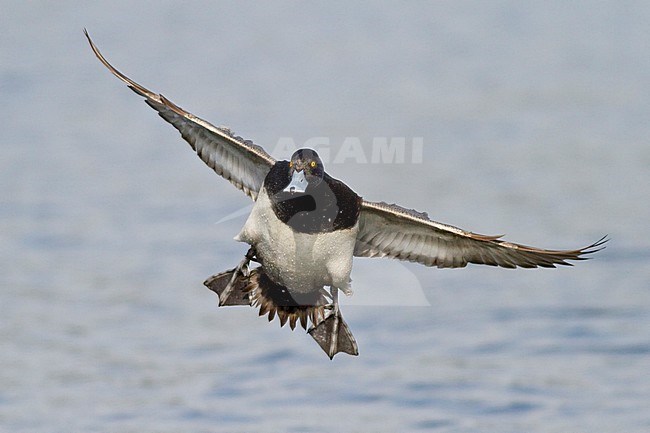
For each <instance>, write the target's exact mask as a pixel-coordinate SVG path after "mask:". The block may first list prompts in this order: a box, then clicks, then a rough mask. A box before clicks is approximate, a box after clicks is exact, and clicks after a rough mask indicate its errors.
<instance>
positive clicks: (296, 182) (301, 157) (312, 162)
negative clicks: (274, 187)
mask: <svg viewBox="0 0 650 433" xmlns="http://www.w3.org/2000/svg"><path fill="white" fill-rule="evenodd" d="M324 175H325V169H324V167H323V161H321V159H320V157H319V156H318V153H316V151H315V150H313V149H298V150H296V151H295V152H294V153H293V155H292V156H291V161H289V176H291V181H290V182H289V185H288V186H287V187H286V189H285V192H298V193H300V192H305V191H306V190H307V187H308V186H310V187H312V188H313V187H315V186H318V185H319V184H320V183H321V182H322V180H323V176H324Z"/></svg>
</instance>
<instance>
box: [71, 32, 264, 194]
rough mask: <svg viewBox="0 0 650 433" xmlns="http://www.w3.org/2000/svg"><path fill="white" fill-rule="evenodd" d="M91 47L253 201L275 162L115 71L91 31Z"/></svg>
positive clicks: (110, 69)
mask: <svg viewBox="0 0 650 433" xmlns="http://www.w3.org/2000/svg"><path fill="white" fill-rule="evenodd" d="M84 34H85V35H86V38H88V42H89V43H90V47H91V48H92V49H93V51H94V53H95V55H96V56H97V58H98V59H99V61H100V62H102V63H103V64H104V66H106V67H107V68H108V70H109V71H111V73H112V74H113V75H115V76H116V77H117V78H119V79H120V80H122V81H123V82H124V83H126V85H127V86H129V88H130V89H131V90H133V91H134V92H135V93H137V94H138V95H140V96H143V97H144V98H145V102H146V103H147V104H149V106H150V107H151V108H153V109H154V110H156V111H157V112H158V114H159V115H160V117H162V118H163V119H165V120H166V121H167V122H169V123H171V124H172V126H173V127H174V128H176V129H177V130H178V131H179V132H180V133H181V136H182V137H183V138H184V139H185V141H187V142H188V143H189V144H190V146H192V149H194V150H195V151H196V153H197V154H198V155H199V157H200V158H201V159H202V160H203V162H205V163H206V164H207V165H208V166H210V167H211V168H212V169H213V170H214V171H215V172H216V173H217V174H218V175H221V176H223V177H224V178H225V179H226V180H228V181H230V183H232V184H233V185H235V186H236V187H237V188H239V189H241V190H242V191H244V193H246V194H247V195H248V196H250V197H251V198H252V199H253V200H256V199H257V193H258V191H259V190H260V188H261V187H262V184H263V183H264V178H265V177H266V174H267V173H268V172H269V170H270V169H271V167H273V164H275V159H273V157H271V156H270V155H269V154H268V153H266V152H265V151H264V149H262V148H261V147H260V146H257V145H255V144H253V142H251V141H248V140H244V139H242V138H241V137H237V136H235V135H234V134H233V133H232V132H230V130H229V129H227V128H219V127H216V126H213V125H211V124H210V123H208V122H206V121H205V120H202V119H200V118H198V117H196V116H194V115H193V114H192V113H188V112H187V111H185V110H183V109H182V108H181V107H179V106H178V105H176V104H174V103H173V102H171V101H170V100H169V99H167V98H165V97H164V96H163V95H160V94H157V93H154V92H152V91H150V90H148V89H146V88H145V87H143V86H141V85H140V84H138V83H136V82H135V81H133V80H131V79H130V78H129V77H127V76H126V75H124V74H122V73H121V72H120V71H118V70H117V69H115V68H114V67H113V66H112V65H111V64H110V63H108V61H107V60H106V59H105V58H104V56H102V54H101V53H100V52H99V50H98V49H97V47H96V46H95V44H94V43H93V41H92V40H91V39H90V36H89V35H88V32H87V31H86V30H85V29H84Z"/></svg>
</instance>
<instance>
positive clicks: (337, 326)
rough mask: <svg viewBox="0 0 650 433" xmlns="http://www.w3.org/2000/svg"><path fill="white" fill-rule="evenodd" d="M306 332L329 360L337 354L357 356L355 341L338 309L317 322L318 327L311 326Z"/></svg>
mask: <svg viewBox="0 0 650 433" xmlns="http://www.w3.org/2000/svg"><path fill="white" fill-rule="evenodd" d="M307 332H309V335H311V336H312V338H313V339H314V340H316V343H318V345H319V346H320V347H321V349H323V350H324V351H325V353H327V356H329V357H330V359H332V358H334V355H336V354H337V353H339V352H344V353H347V354H349V355H354V356H357V355H358V354H359V347H358V346H357V341H356V340H355V339H354V336H353V335H352V332H351V331H350V328H348V324H347V323H345V320H343V316H341V313H340V311H338V309H336V310H334V311H332V312H331V314H330V315H329V316H327V318H325V319H324V320H322V321H321V322H319V323H318V325H315V326H312V327H311V328H310V329H309V331H307Z"/></svg>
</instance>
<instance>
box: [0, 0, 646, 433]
mask: <svg viewBox="0 0 650 433" xmlns="http://www.w3.org/2000/svg"><path fill="white" fill-rule="evenodd" d="M2 10H3V12H2V14H0V15H1V16H0V28H2V33H3V37H2V38H1V39H0V95H1V97H2V104H1V107H2V108H0V110H2V118H3V120H4V127H3V128H2V133H1V135H0V139H1V140H2V146H1V147H0V167H1V170H0V180H1V182H2V201H1V206H0V245H1V246H2V248H0V266H1V272H0V290H1V291H0V431H7V432H9V431H11V432H13V431H29V432H53V431H66V432H67V431H79V432H82V431H83V432H95V431H96V432H142V431H147V432H177V431H193V432H208V431H210V432H212V431H223V432H250V431H264V432H267V431H268V432H276V431H288V432H329V431H350V432H366V431H372V432H394V431H441V432H476V431H498V432H562V433H565V432H592V431H598V432H646V431H648V430H649V429H650V412H648V409H647V408H648V407H650V375H648V365H649V362H650V287H649V286H650V285H649V281H650V264H649V263H650V262H649V259H650V243H649V241H648V239H649V236H650V230H649V229H648V224H647V221H648V220H649V219H650V206H648V204H647V202H648V196H649V195H650V194H649V193H648V192H649V191H648V185H650V169H649V167H650V147H649V146H648V137H650V122H648V119H650V57H648V55H647V53H648V52H649V51H650V46H649V45H650V34H649V30H648V26H647V23H648V22H649V21H650V7H648V5H647V3H646V2H625V3H620V2H600V3H580V2H575V3H574V2H572V3H570V4H567V3H564V2H550V3H549V2H538V3H525V4H524V3H520V2H513V1H504V2H490V3H487V2H475V3H457V2H436V3H432V4H430V3H426V2H419V3H408V4H405V5H399V6H398V5H391V4H388V3H370V4H368V3H363V4H361V3H359V4H355V5H348V4H347V3H343V2H341V3H328V4H327V5H326V4H324V3H323V4H320V5H302V4H300V3H298V4H295V3H291V2H280V3H273V4H269V5H263V4H257V3H253V2H250V3H243V2H238V3H236V4H231V3H214V2H210V3H189V4H186V3H183V6H180V4H179V3H174V2H158V3H151V4H147V3H139V4H135V5H134V4H132V3H131V2H112V3H110V5H109V4H106V5H101V6H100V5H95V6H81V4H77V3H74V2H69V3H65V2H59V3H56V4H54V3H52V4H40V5H39V4H36V3H27V2H26V3H24V4H23V3H19V2H6V4H4V5H3V7H2ZM83 27H87V28H88V29H89V31H90V32H91V34H92V35H93V37H94V38H95V40H96V42H97V43H98V45H99V46H100V48H101V49H102V50H103V51H104V53H105V54H106V55H107V57H108V58H109V60H111V61H112V62H114V63H115V64H116V65H117V66H118V67H119V68H120V69H122V70H123V71H125V72H127V73H128V74H129V75H130V76H132V77H133V78H135V79H136V80H138V81H141V82H142V83H144V84H146V85H148V86H150V87H152V88H154V89H156V90H159V91H162V92H164V94H165V95H166V96H168V97H170V98H171V99H172V100H174V101H175V102H177V103H178V104H180V105H181V106H183V107H185V108H187V109H189V110H191V111H192V112H194V113H195V114H197V115H200V116H203V117H205V118H206V119H208V120H211V121H213V122H215V123H217V124H226V125H229V126H231V127H232V128H233V129H234V130H235V131H236V132H237V133H239V134H241V135H243V136H245V137H247V138H251V139H254V140H255V141H256V142H258V143H259V144H262V145H264V146H265V147H266V148H267V149H270V150H273V149H276V150H277V153H276V154H275V155H274V156H276V157H287V156H288V155H286V154H283V152H285V153H286V149H284V150H283V148H282V146H281V144H282V143H285V144H286V143H287V140H293V141H294V142H296V143H298V144H300V143H303V142H305V141H307V140H310V139H313V138H314V137H325V138H327V140H328V143H329V144H328V147H329V149H330V150H331V151H332V152H336V151H337V149H340V148H341V146H343V143H344V141H345V140H346V137H355V139H357V140H358V142H359V143H361V145H362V149H364V152H370V151H371V149H372V141H373V139H374V138H376V137H402V138H404V139H405V140H407V142H411V140H412V139H414V138H418V137H421V138H422V140H423V143H424V151H423V155H422V163H415V164H414V163H411V162H406V163H404V164H362V163H356V162H358V161H355V159H354V158H349V159H348V160H346V161H345V162H344V163H332V164H330V165H329V166H328V170H329V171H330V172H331V173H332V174H333V175H334V176H336V177H339V178H342V179H345V180H346V181H347V182H348V183H349V185H351V186H352V187H353V188H355V189H356V190H357V191H358V192H359V193H360V194H362V195H364V197H366V198H368V199H371V200H386V201H393V202H398V203H400V204H403V205H405V206H408V207H415V208H417V209H419V210H422V211H427V212H429V215H430V216H431V217H432V218H435V219H437V220H440V221H443V222H447V223H452V224H455V225H458V226H461V227H463V228H467V229H471V230H474V231H477V232H482V233H501V232H507V235H508V239H510V240H514V241H519V242H523V243H528V244H533V245H539V246H542V247H552V248H572V247H578V246H582V245H585V244H588V243H590V242H592V241H594V240H596V239H598V238H599V237H600V236H601V235H602V234H605V233H609V234H610V236H611V238H612V241H611V242H610V243H609V244H608V248H607V249H606V250H605V251H603V252H601V253H598V254H597V255H596V256H595V257H594V259H593V260H591V261H588V262H582V263H579V264H578V265H577V266H575V267H573V268H563V269H557V270H533V271H530V270H519V271H511V270H500V269H493V268H482V267H476V266H475V267H472V266H470V267H468V268H466V269H463V270H437V269H428V268H421V267H418V266H415V265H410V264H407V265H403V264H400V263H398V262H393V261H381V260H371V259H370V260H357V261H356V263H355V270H354V272H353V275H352V277H353V280H354V288H355V295H354V297H352V298H349V299H345V300H344V302H345V304H346V305H344V314H345V318H346V320H347V322H348V324H349V325H350V327H351V328H352V330H353V332H354V335H355V336H356V338H357V340H358V342H359V347H360V352H361V354H360V356H359V357H357V358H353V357H346V356H344V355H339V356H337V357H336V358H335V359H334V360H333V361H330V360H329V359H327V357H326V356H324V354H323V353H322V352H320V349H319V348H318V347H317V346H316V345H315V344H314V343H313V341H312V340H311V339H310V337H309V336H307V335H304V333H303V332H293V333H292V332H290V331H289V330H288V329H280V328H279V327H278V326H277V323H274V324H272V325H269V324H267V323H266V322H265V320H263V319H259V318H257V315H256V313H255V311H254V310H252V309H247V308H231V309H227V308H224V309H217V308H216V297H215V296H214V294H213V293H211V292H209V291H208V290H207V289H205V288H204V287H203V286H202V284H201V283H202V281H203V279H204V278H205V277H207V276H209V275H211V274H213V273H215V272H218V271H221V270H224V269H227V268H229V267H232V266H233V265H234V264H235V263H237V262H238V261H239V260H240V257H241V255H242V254H243V253H244V252H245V247H244V246H243V245H241V244H238V243H236V242H234V241H232V237H233V236H234V235H235V234H236V233H237V231H238V229H239V228H240V227H241V225H242V224H243V222H244V217H242V216H239V217H236V218H234V219H227V218H226V217H227V216H229V215H231V214H232V213H234V212H237V211H238V210H241V209H242V208H244V207H245V206H247V205H248V204H249V203H248V201H247V199H246V198H245V197H244V196H243V195H242V194H240V193H239V192H238V191H236V190H235V189H234V188H232V187H231V186H230V185H228V183H227V182H224V181H223V180H221V179H219V178H218V177H217V176H215V175H214V173H212V172H211V171H210V170H209V169H206V168H205V167H204V166H203V163H202V162H201V161H200V160H198V158H196V156H195V155H193V154H192V152H191V151H190V150H189V147H188V146H187V145H186V144H184V143H183V142H182V140H181V139H180V138H179V137H178V134H177V133H176V132H175V131H173V130H172V129H171V128H170V127H169V126H168V125H165V124H164V122H162V121H161V120H160V119H159V118H158V117H157V116H156V115H155V113H153V112H151V110H150V109H149V108H148V107H147V106H146V105H145V104H143V103H142V102H141V101H139V98H138V97H137V96H135V95H133V94H132V93H131V92H129V91H128V90H127V89H126V88H124V86H122V85H121V84H120V83H119V82H117V80H115V79H114V78H112V77H111V76H110V75H109V74H108V73H107V71H105V70H103V69H102V67H101V65H99V64H98V62H97V61H96V60H95V59H94V58H93V57H92V55H91V53H90V50H89V48H88V46H87V44H86V42H85V40H84V38H83V34H82V28H83ZM224 218H226V221H223V222H221V223H219V224H215V223H216V222H217V221H221V220H223V219H224Z"/></svg>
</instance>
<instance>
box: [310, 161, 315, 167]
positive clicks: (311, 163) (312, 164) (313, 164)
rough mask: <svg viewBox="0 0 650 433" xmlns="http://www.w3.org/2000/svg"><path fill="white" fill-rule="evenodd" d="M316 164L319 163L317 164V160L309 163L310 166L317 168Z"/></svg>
mask: <svg viewBox="0 0 650 433" xmlns="http://www.w3.org/2000/svg"><path fill="white" fill-rule="evenodd" d="M316 165H317V164H316V161H312V162H310V163H309V166H310V167H311V168H316Z"/></svg>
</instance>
